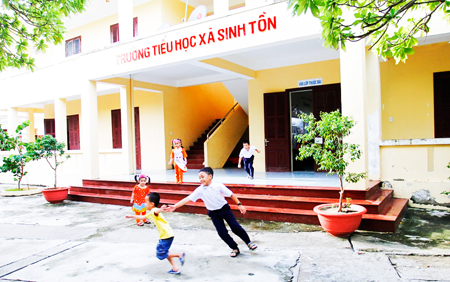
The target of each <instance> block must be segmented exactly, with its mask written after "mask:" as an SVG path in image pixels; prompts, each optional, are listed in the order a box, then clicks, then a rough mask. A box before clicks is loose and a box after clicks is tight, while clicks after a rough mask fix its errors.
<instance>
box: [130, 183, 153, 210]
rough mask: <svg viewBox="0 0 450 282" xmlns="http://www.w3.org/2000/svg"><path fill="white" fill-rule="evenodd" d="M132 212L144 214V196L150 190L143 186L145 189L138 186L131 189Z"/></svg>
mask: <svg viewBox="0 0 450 282" xmlns="http://www.w3.org/2000/svg"><path fill="white" fill-rule="evenodd" d="M133 193H134V197H133V207H132V209H133V211H134V212H145V211H146V210H147V208H146V207H145V196H147V195H148V193H150V188H149V187H148V186H145V188H140V187H139V185H136V186H134V188H133Z"/></svg>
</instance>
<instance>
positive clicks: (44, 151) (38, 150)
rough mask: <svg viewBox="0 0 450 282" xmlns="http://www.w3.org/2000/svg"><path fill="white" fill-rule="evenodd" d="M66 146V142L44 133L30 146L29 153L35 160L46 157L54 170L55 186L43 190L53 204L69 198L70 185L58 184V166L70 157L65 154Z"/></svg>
mask: <svg viewBox="0 0 450 282" xmlns="http://www.w3.org/2000/svg"><path fill="white" fill-rule="evenodd" d="M65 147H66V145H65V144H64V143H61V142H58V140H56V138H54V137H53V136H51V135H44V136H43V137H41V138H37V139H36V141H35V142H34V143H33V144H31V145H30V146H29V148H28V153H29V155H30V156H31V157H32V158H33V160H39V159H41V158H45V160H46V161H47V163H48V164H49V165H50V167H51V169H53V171H54V175H55V181H54V186H53V187H51V188H46V189H43V190H42V194H44V197H45V199H46V200H47V201H48V202H50V203H52V204H55V203H62V202H63V201H64V200H65V199H66V198H67V194H68V193H69V188H68V187H58V185H57V181H58V175H57V171H58V166H60V165H61V164H62V163H63V162H64V161H66V160H67V159H68V158H70V156H69V155H66V156H64V153H65Z"/></svg>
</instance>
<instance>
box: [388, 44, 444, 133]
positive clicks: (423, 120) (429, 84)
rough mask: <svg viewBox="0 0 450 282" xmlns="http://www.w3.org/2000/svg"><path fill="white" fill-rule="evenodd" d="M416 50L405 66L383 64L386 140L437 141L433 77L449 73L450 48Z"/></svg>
mask: <svg viewBox="0 0 450 282" xmlns="http://www.w3.org/2000/svg"><path fill="white" fill-rule="evenodd" d="M414 50H415V54H414V55H412V56H409V57H408V60H407V61H406V63H405V64H403V63H400V64H398V65H395V62H394V60H389V61H388V62H385V63H381V64H380V72H381V93H382V94H381V103H382V116H381V117H382V139H384V140H386V139H421V138H434V104H433V103H434V100H433V96H434V95H433V73H434V72H442V71H450V56H449V54H450V45H449V44H447V43H438V44H431V45H425V46H420V47H416V48H414ZM391 117H392V122H391V121H390V118H391Z"/></svg>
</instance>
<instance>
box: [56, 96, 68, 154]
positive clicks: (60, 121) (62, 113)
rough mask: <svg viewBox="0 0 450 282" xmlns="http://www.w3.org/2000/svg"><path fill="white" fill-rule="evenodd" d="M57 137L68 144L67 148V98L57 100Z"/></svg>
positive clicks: (59, 140)
mask: <svg viewBox="0 0 450 282" xmlns="http://www.w3.org/2000/svg"><path fill="white" fill-rule="evenodd" d="M54 103H55V138H56V140H58V142H62V143H64V144H66V149H67V104H66V99H59V98H56V99H55V101H54Z"/></svg>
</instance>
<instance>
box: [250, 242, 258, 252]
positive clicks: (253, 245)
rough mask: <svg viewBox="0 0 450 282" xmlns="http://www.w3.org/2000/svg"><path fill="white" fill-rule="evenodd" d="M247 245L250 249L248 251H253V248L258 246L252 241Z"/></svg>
mask: <svg viewBox="0 0 450 282" xmlns="http://www.w3.org/2000/svg"><path fill="white" fill-rule="evenodd" d="M247 246H248V248H249V249H250V251H254V250H256V248H258V246H257V245H256V244H255V243H252V242H250V243H248V244H247Z"/></svg>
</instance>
